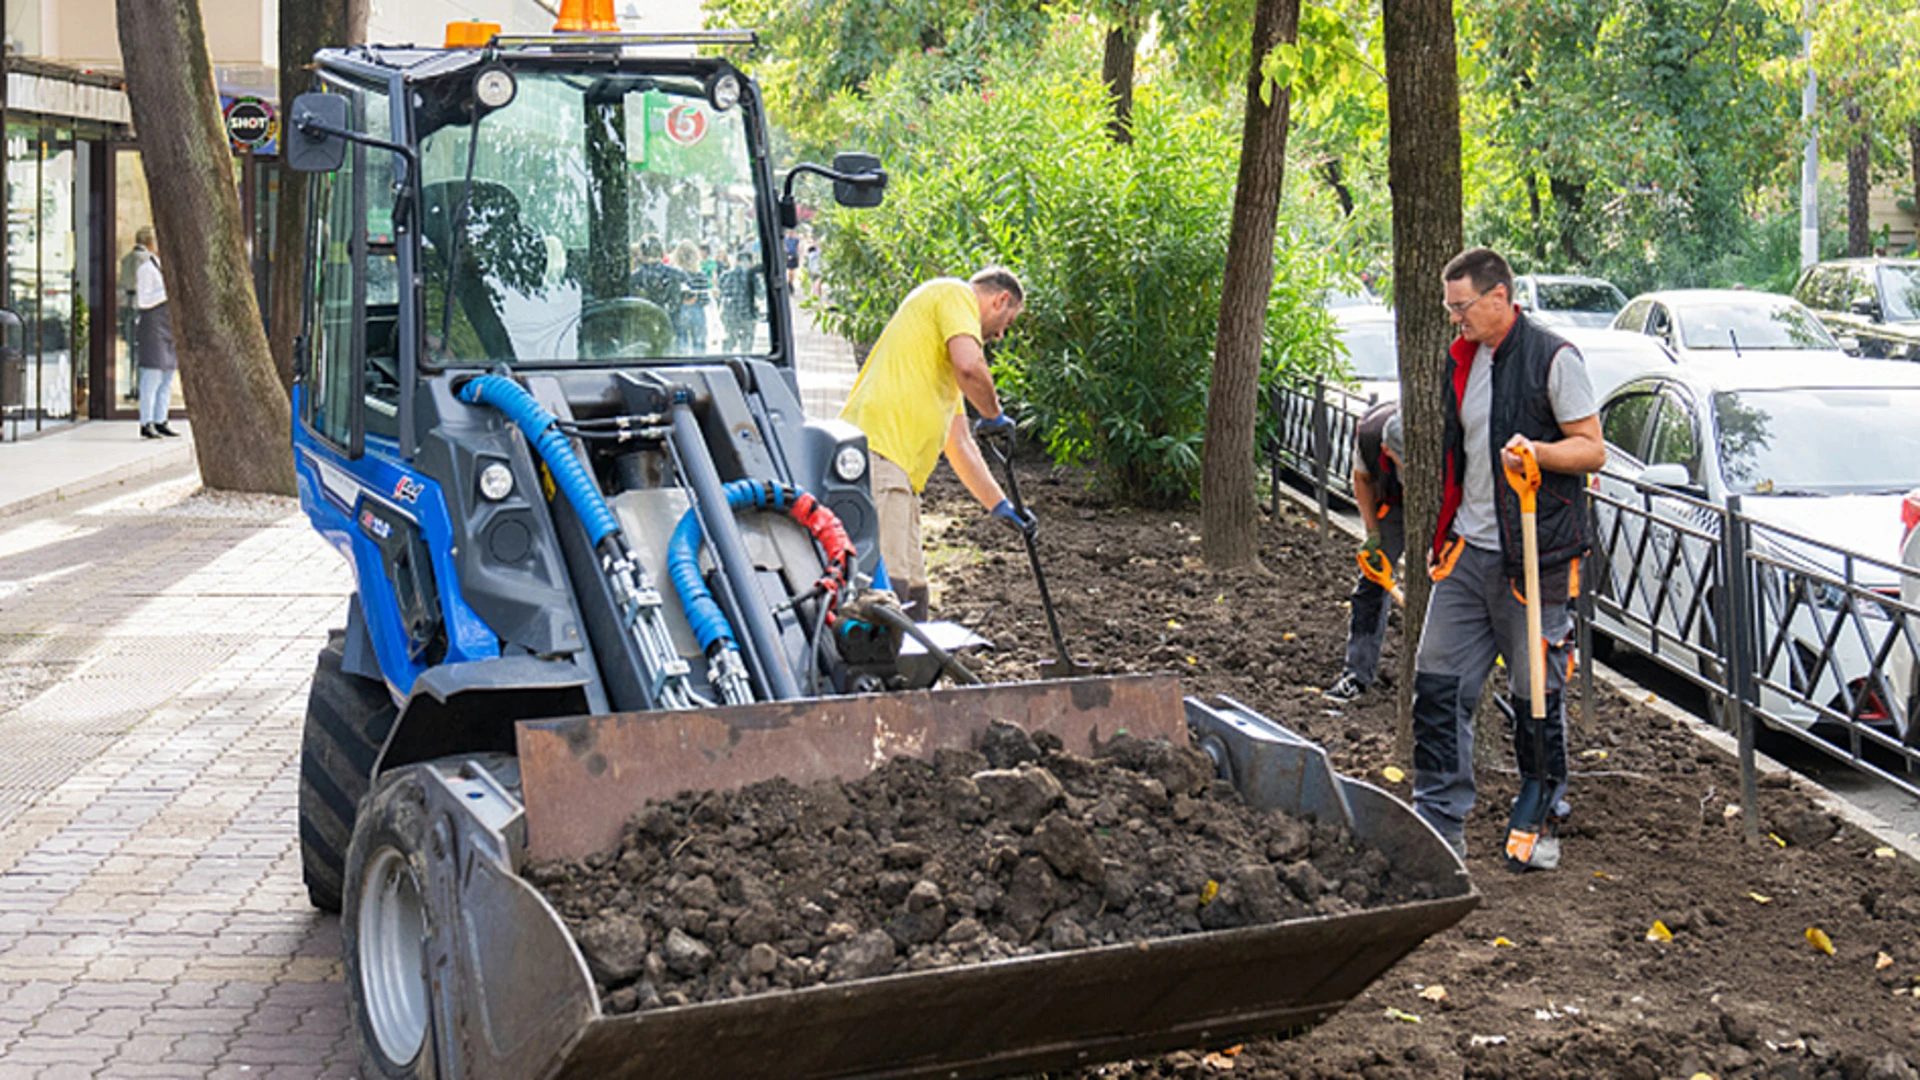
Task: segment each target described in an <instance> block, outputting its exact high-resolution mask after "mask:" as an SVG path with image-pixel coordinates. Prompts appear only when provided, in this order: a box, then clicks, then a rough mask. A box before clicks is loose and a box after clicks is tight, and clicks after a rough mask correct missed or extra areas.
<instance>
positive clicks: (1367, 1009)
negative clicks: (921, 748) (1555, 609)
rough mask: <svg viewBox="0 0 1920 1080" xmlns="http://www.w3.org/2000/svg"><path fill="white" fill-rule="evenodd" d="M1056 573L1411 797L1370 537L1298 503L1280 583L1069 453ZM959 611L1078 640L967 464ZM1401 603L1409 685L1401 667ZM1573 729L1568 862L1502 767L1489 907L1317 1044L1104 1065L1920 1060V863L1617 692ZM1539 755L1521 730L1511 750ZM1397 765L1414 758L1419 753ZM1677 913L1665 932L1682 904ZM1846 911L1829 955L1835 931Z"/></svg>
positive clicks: (1367, 1071) (1082, 633)
mask: <svg viewBox="0 0 1920 1080" xmlns="http://www.w3.org/2000/svg"><path fill="white" fill-rule="evenodd" d="M1021 489H1022V493H1023V494H1024V495H1026V496H1027V500H1028V502H1029V503H1030V504H1031V505H1032V506H1033V507H1034V509H1035V511H1036V512H1037V514H1038V515H1039V517H1040V520H1041V522H1042V530H1041V535H1040V548H1041V554H1042V558H1043V559H1044V560H1045V568H1046V572H1047V582H1048V585H1049V587H1050V591H1051V593H1052V595H1053V597H1054V599H1055V602H1056V604H1057V605H1058V608H1059V612H1060V617H1061V621H1062V627H1063V630H1064V633H1065V636H1066V638H1067V641H1068V644H1069V646H1070V647H1071V648H1072V650H1073V652H1074V654H1075V655H1076V656H1077V657H1079V658H1081V659H1083V660H1089V661H1092V662H1093V664H1094V666H1095V669H1096V670H1097V671H1099V672H1104V673H1118V672H1128V671H1173V672H1176V673H1178V674H1179V675H1180V676H1181V678H1182V680H1183V683H1184V685H1185V686H1186V687H1187V689H1188V691H1189V692H1190V693H1198V694H1214V693H1225V694H1230V695H1232V696H1233V697H1235V698H1237V699H1239V700H1241V701H1242V702H1245V703H1247V704H1248V705H1250V706H1252V707H1254V708H1256V709H1258V710H1260V711H1262V712H1264V713H1265V714H1266V715H1268V716H1269V717H1271V718H1273V719H1275V720H1278V721H1280V722H1282V723H1284V724H1286V725H1288V726H1290V727H1291V728H1293V729H1294V730H1295V731H1297V732H1299V733H1300V734H1301V735H1303V736H1305V737H1307V738H1310V739H1313V740H1315V741H1317V742H1319V743H1321V744H1322V745H1324V746H1325V747H1326V748H1327V749H1328V751H1329V752H1330V753H1331V755H1332V757H1333V760H1334V763H1335V766H1336V767H1337V768H1339V769H1340V770H1341V771H1343V772H1346V773H1348V774H1350V775H1355V776H1362V777H1365V778H1366V779H1368V780H1370V781H1372V782H1374V783H1377V784H1380V785H1381V786H1383V787H1385V788H1387V789H1389V790H1391V791H1393V792H1394V793H1395V794H1396V795H1399V796H1400V797H1401V798H1403V799H1410V798H1411V792H1410V790H1409V783H1408V782H1407V780H1406V779H1404V778H1403V779H1401V780H1393V779H1390V778H1389V774H1387V773H1385V772H1384V771H1383V770H1385V769H1387V768H1388V767H1389V766H1396V765H1397V766H1399V767H1400V768H1402V769H1405V768H1407V767H1408V766H1407V763H1406V762H1404V761H1398V760H1396V759H1395V757H1394V740H1393V726H1394V722H1395V702H1394V698H1393V694H1392V692H1391V690H1387V691H1385V692H1383V691H1382V689H1381V688H1379V687H1376V688H1375V689H1374V690H1373V691H1372V692H1370V693H1369V694H1367V695H1365V696H1363V697H1362V698H1361V699H1360V700H1358V701H1357V702H1354V703H1353V704H1351V705H1349V706H1346V707H1334V706H1333V705H1331V703H1329V702H1328V701H1326V700H1325V699H1324V698H1322V697H1321V695H1320V688H1321V687H1324V686H1326V685H1328V684H1330V683H1331V682H1332V681H1333V680H1334V679H1335V678H1336V677H1337V676H1338V675H1339V674H1340V669H1341V662H1342V658H1343V656H1344V644H1345V637H1346V622H1347V608H1346V601H1347V595H1348V593H1349V591H1350V590H1351V588H1352V585H1353V580H1354V577H1355V565H1354V561H1353V548H1354V544H1353V542H1352V541H1351V540H1350V539H1349V538H1347V537H1346V536H1345V535H1344V534H1341V533H1337V532H1336V533H1335V534H1334V535H1333V536H1332V537H1330V538H1329V537H1323V536H1322V535H1321V534H1320V531H1319V529H1318V528H1317V523H1316V522H1314V521H1313V520H1312V517H1311V515H1310V514H1308V513H1303V512H1301V511H1300V510H1298V509H1297V508H1294V507H1292V506H1291V505H1290V504H1289V505H1287V506H1285V507H1284V508H1283V509H1282V511H1281V512H1280V513H1279V515H1278V516H1277V517H1275V518H1270V519H1268V520H1267V522H1266V523H1265V524H1263V526H1262V530H1261V551H1260V557H1261V560H1262V561H1263V563H1264V564H1265V567H1266V569H1267V570H1268V571H1270V572H1271V576H1257V575H1251V574H1241V575H1221V574H1216V573H1212V572H1210V571H1208V570H1207V569H1206V568H1205V567H1204V566H1203V565H1202V563H1201V561H1200V559H1199V557H1198V556H1199V543H1198V539H1199V535H1198V534H1199V517H1198V510H1197V508H1190V509H1187V510H1182V511H1175V512H1147V511H1140V510H1131V509H1124V508H1120V507H1117V506H1115V505H1112V504H1111V503H1110V502H1109V501H1108V500H1106V499H1104V498H1103V497H1101V496H1100V495H1099V494H1098V493H1097V492H1094V491H1092V490H1089V488H1088V487H1087V485H1086V484H1085V482H1084V480H1083V478H1082V477H1080V476H1079V475H1078V474H1075V473H1071V472H1066V471H1059V470H1055V471H1042V470H1039V469H1034V470H1023V480H1022V483H1021ZM926 510H927V534H928V535H927V540H928V547H929V553H930V561H931V562H932V564H933V566H934V569H933V571H932V573H933V577H934V609H935V615H936V617H939V618H947V619H953V620H955V621H958V622H961V623H963V624H965V625H967V626H969V627H971V628H973V629H975V630H977V631H979V632H980V633H981V634H983V635H985V636H987V637H989V638H991V639H993V640H994V641H995V643H996V644H997V645H998V647H999V648H998V651H996V652H994V653H992V654H988V655H987V656H985V657H976V658H974V660H973V663H974V666H975V667H976V669H979V670H982V671H983V672H984V673H985V674H986V675H987V676H988V678H989V679H990V680H1012V679H1030V678H1034V677H1036V676H1037V673H1038V667H1039V664H1040V662H1041V661H1043V660H1045V659H1047V658H1048V657H1050V656H1051V655H1052V652H1053V646H1052V643H1051V641H1050V640H1049V637H1048V634H1047V629H1046V622H1045V620H1044V618H1043V616H1042V614H1041V611H1040V608H1039V605H1038V593H1037V592H1036V590H1035V588H1034V584H1033V579H1032V574H1031V572H1030V570H1029V568H1028V565H1027V559H1026V554H1025V551H1024V550H1023V548H1022V547H1021V546H1020V545H1019V543H1018V538H1017V537H1014V536H1012V535H1011V534H1010V533H1008V532H1007V531H1006V530H1005V529H1004V527H1002V526H999V525H997V524H996V523H993V522H991V521H989V520H987V519H986V518H985V517H984V515H982V514H981V513H980V512H979V508H978V506H977V505H976V504H974V503H973V501H972V500H971V499H970V498H968V497H967V496H966V494H965V492H964V491H963V490H962V489H961V488H960V486H959V484H958V483H957V482H956V481H955V480H953V478H952V476H951V475H950V474H949V473H947V472H946V470H944V469H943V470H941V472H940V473H939V474H938V477H937V479H936V481H935V483H934V485H933V486H932V487H931V488H930V489H929V493H928V500H927V506H926ZM1400 640H1401V639H1400V627H1399V622H1398V616H1397V615H1396V616H1395V620H1394V625H1393V627H1392V628H1391V629H1390V630H1389V632H1388V641H1387V655H1386V657H1385V659H1384V660H1383V662H1382V669H1383V679H1384V680H1385V681H1387V682H1389V683H1390V682H1391V681H1392V678H1393V674H1394V672H1395V671H1396V670H1397V663H1398V659H1397V646H1398V644H1399V642H1400ZM1601 696H1602V697H1603V698H1604V700H1602V701H1599V702H1597V703H1596V706H1597V707H1596V708H1594V709H1592V710H1590V713H1591V716H1592V719H1591V720H1589V721H1586V722H1585V723H1584V724H1583V725H1580V726H1578V727H1576V730H1575V731H1574V732H1573V733H1572V740H1571V747H1570V752H1571V753H1572V754H1573V755H1574V757H1573V759H1572V767H1573V771H1574V780H1573V786H1572V791H1571V793H1570V801H1571V802H1572V805H1573V816H1572V818H1571V820H1570V821H1569V823H1568V827H1567V829H1566V830H1565V831H1564V832H1563V834H1562V835H1563V837H1564V841H1563V854H1562V862H1561V866H1560V869H1558V870H1557V871H1554V872H1551V873H1536V874H1527V875H1518V876H1517V875H1512V874H1509V873H1507V872H1505V871H1504V870H1503V869H1502V868H1501V866H1500V855H1501V846H1502V842H1503V840H1504V830H1505V822H1506V809H1507V806H1508V804H1509V801H1510V800H1511V799H1512V797H1513V794H1514V791H1515V778H1514V776H1513V774H1512V772H1511V770H1510V768H1509V769H1494V770H1485V769H1483V770H1482V773H1481V776H1480V788H1481V791H1480V794H1481V799H1480V804H1479V806H1478V807H1477V808H1476V810H1475V812H1474V814H1473V815H1472V817H1471V818H1470V819H1469V821H1468V823H1467V826H1468V827H1467V841H1468V847H1469V853H1468V860H1467V862H1468V869H1469V870H1470V872H1471V873H1472V876H1473V879H1474V882H1475V884H1476V886H1477V887H1478V888H1479V889H1480V890H1481V892H1482V893H1483V896H1484V899H1483V901H1482V903H1481V906H1480V907H1479V908H1478V909H1476V910H1475V911H1474V912H1473V913H1472V914H1470V915H1468V916H1467V918H1466V919H1465V920H1463V921H1462V922H1461V923H1460V924H1459V925H1457V926H1456V927H1454V928H1453V929H1451V930H1448V931H1446V932H1444V933H1441V934H1438V935H1436V936H1434V937H1433V938H1431V939H1429V940H1428V941H1427V943H1426V944H1424V945H1423V946H1421V947H1420V948H1419V949H1417V950H1415V951H1414V952H1413V953H1412V954H1411V955H1409V956H1408V957H1407V958H1406V959H1404V960H1402V961H1401V962H1400V964H1399V965H1398V966H1396V967H1395V968H1393V969H1392V970H1390V971H1388V972H1387V973H1386V974H1385V975H1384V976H1382V977H1381V978H1380V979H1379V980H1378V981H1376V982H1375V983H1374V984H1373V985H1372V986H1371V987H1369V988H1368V989H1367V990H1366V991H1365V992H1363V993H1362V994H1360V995H1359V996H1358V997H1357V998H1356V999H1355V1000H1354V1001H1353V1002H1352V1003H1351V1004H1350V1005H1348V1006H1347V1008H1345V1009H1344V1010H1342V1011H1341V1012H1340V1013H1338V1014H1336V1015H1335V1016H1334V1017H1333V1018H1332V1019H1331V1020H1329V1021H1328V1022H1327V1023H1325V1024H1324V1025H1322V1026H1321V1027H1320V1028H1318V1029H1317V1030H1315V1031H1312V1032H1310V1033H1308V1034H1306V1035H1304V1036H1301V1037H1299V1038H1296V1039H1293V1040H1289V1041H1284V1042H1280V1041H1271V1040H1253V1041H1248V1042H1246V1043H1243V1044H1241V1045H1240V1046H1239V1047H1238V1048H1237V1049H1233V1048H1229V1050H1231V1052H1229V1053H1212V1054H1208V1053H1205V1052H1203V1051H1199V1050H1196V1051H1195V1052H1192V1053H1180V1054H1171V1055H1167V1056H1166V1057H1163V1058H1160V1059H1157V1060H1153V1061H1138V1062H1128V1063H1122V1064H1117V1065H1108V1066H1102V1067H1100V1068H1097V1069H1091V1070H1088V1071H1086V1072H1085V1073H1081V1074H1076V1075H1079V1076H1082V1077H1093V1076H1102V1077H1109V1076H1137V1077H1211V1076H1222V1075H1232V1076H1250V1077H1273V1078H1277V1077H1364V1078H1367V1080H1389V1078H1407V1080H1415V1078H1418V1080H1429V1078H1433V1077H1476V1078H1478V1077H1485V1078H1494V1077H1542V1078H1544V1077H1583V1076H1585V1077H1630V1078H1644V1080H1654V1078H1656V1077H1678V1078H1681V1080H1689V1078H1693V1077H1695V1076H1696V1074H1706V1075H1707V1076H1709V1077H1715V1078H1720V1080H1726V1078H1732V1077H1779V1078H1783V1080H1785V1078H1805V1080H1830V1078H1831V1080H1906V1078H1913V1077H1915V1076H1916V1075H1917V1073H1920V993H1916V991H1920V868H1917V867H1916V866H1915V864H1914V863H1913V862H1912V861H1911V860H1909V859H1907V858H1906V857H1904V856H1895V855H1894V853H1893V852H1892V851H1891V849H1885V848H1882V847H1881V846H1880V842H1879V841H1878V840H1876V839H1874V838H1873V837H1872V836H1870V835H1868V834H1866V833H1864V832H1860V831H1858V830H1855V829H1853V828H1852V827H1850V826H1846V825H1844V824H1843V823H1842V822H1840V821H1839V820H1837V819H1835V818H1834V817H1832V816H1830V815H1828V814H1827V813H1825V812H1823V811H1821V810H1820V809H1818V808H1817V807H1816V805H1815V804H1814V803H1813V802H1812V801H1811V799H1810V798H1809V797H1808V796H1807V795H1805V794H1803V793H1802V792H1801V791H1800V790H1798V789H1797V788H1796V787H1794V786H1793V785H1792V784H1791V783H1789V782H1784V780H1783V778H1780V777H1763V783H1762V787H1761V790H1760V806H1759V810H1760V814H1761V820H1762V823H1763V826H1762V827H1763V831H1764V832H1765V833H1768V834H1770V835H1771V837H1772V838H1771V839H1763V840H1762V841H1761V842H1760V843H1759V844H1757V845H1749V844H1746V843H1743V842H1742V840H1741V835H1742V830H1741V822H1740V818H1739V811H1738V809H1737V807H1736V805H1735V804H1737V802H1738V799H1739V789H1740V785H1739V773H1738V769H1737V767H1736V763H1735V762H1734V761H1733V760H1732V759H1731V758H1729V757H1727V756H1725V755H1724V754H1722V753H1721V752H1720V751H1718V750H1716V749H1714V748H1713V747H1712V746H1710V745H1708V744H1707V743H1705V742H1704V741H1702V740H1700V739H1699V738H1698V737H1697V736H1695V735H1694V734H1692V733H1691V731H1689V730H1688V729H1686V728H1685V727H1684V726H1681V725H1677V724H1676V723H1675V722H1674V721H1672V720H1670V719H1668V718H1667V717H1666V716H1664V715H1662V714H1660V713H1658V712H1655V711H1653V710H1651V709H1647V708H1644V707H1642V705H1641V704H1640V703H1636V702H1630V701H1627V700H1625V699H1624V698H1622V697H1620V696H1619V695H1617V694H1614V693H1611V692H1608V691H1605V690H1604V689H1603V690H1602V691H1601ZM1498 749H1499V753H1498V755H1497V756H1498V758H1499V760H1501V761H1502V762H1503V763H1504V764H1509V765H1510V763H1511V750H1510V748H1508V747H1506V746H1504V745H1503V746H1501V747H1499V748H1498ZM1396 775H1397V774H1396ZM1656 923H1658V924H1660V926H1662V927H1664V929H1665V931H1667V932H1668V933H1670V934H1671V938H1670V939H1666V938H1663V937H1662V936H1661V935H1660V933H1659V932H1658V931H1657V930H1655V924H1656ZM1816 930H1817V931H1819V932H1820V933H1821V934H1824V935H1825V940H1827V941H1829V942H1830V943H1831V948H1832V952H1831V954H1828V953H1826V952H1824V951H1822V950H1821V949H1820V948H1818V947H1816V945H1815V944H1814V943H1813V941H1812V940H1810V934H1809V931H1816Z"/></svg>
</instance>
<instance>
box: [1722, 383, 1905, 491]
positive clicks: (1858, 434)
mask: <svg viewBox="0 0 1920 1080" xmlns="http://www.w3.org/2000/svg"><path fill="white" fill-rule="evenodd" d="M1713 400H1714V421H1715V423H1716V425H1717V426H1718V428H1719V440H1720V469H1721V474H1722V476H1723V477H1724V478H1725V479H1726V482H1727V487H1728V489H1729V490H1731V491H1733V492H1735V493H1737V494H1750V495H1792V494H1808V493H1812V494H1820V495H1841V494H1862V493H1866V492H1899V493H1905V492H1907V491H1911V490H1912V489H1913V488H1915V487H1920V425H1916V424H1914V422H1913V417H1914V416H1915V415H1920V413H1916V410H1920V387H1887V388H1882V387H1873V388H1862V389H1840V390H1820V389H1811V390H1810V389H1804V388H1796V389H1790V390H1743V391H1739V392H1737V393H1723V394H1716V395H1714V399H1713Z"/></svg>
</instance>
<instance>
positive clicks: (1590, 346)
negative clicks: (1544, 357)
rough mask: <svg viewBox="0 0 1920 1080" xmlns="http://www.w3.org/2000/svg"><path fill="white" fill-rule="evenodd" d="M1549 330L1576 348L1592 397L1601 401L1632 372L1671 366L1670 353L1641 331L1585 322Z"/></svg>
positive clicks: (1649, 371)
mask: <svg viewBox="0 0 1920 1080" xmlns="http://www.w3.org/2000/svg"><path fill="white" fill-rule="evenodd" d="M1553 332H1554V333H1556V334H1559V335H1560V336H1561V337H1563V338H1566V339H1567V341H1568V342H1570V343H1572V345H1573V347H1574V348H1576V349H1579V350H1580V356H1581V359H1583V360H1585V361H1586V362H1587V380H1588V381H1589V382H1591V383H1592V384H1593V400H1595V401H1605V400H1606V399H1607V395H1608V394H1611V393H1613V389H1614V387H1616V386H1619V385H1620V384H1621V383H1623V382H1626V381H1627V380H1628V379H1631V378H1633V377H1634V376H1636V375H1651V374H1655V373H1658V372H1663V371H1670V370H1672V369H1673V366H1674V362H1675V361H1674V359H1673V354H1672V353H1669V352H1667V350H1665V349H1663V348H1661V347H1660V343H1659V342H1657V341H1655V340H1653V339H1652V338H1650V337H1648V336H1646V335H1645V334H1629V333H1627V332H1626V331H1624V330H1609V329H1607V328H1605V327H1598V328H1595V327H1585V326H1556V327H1554V328H1553Z"/></svg>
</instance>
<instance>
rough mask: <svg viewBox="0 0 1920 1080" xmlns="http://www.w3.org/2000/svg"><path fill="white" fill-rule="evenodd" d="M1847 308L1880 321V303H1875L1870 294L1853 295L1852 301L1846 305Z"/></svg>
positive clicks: (1856, 313)
mask: <svg viewBox="0 0 1920 1080" xmlns="http://www.w3.org/2000/svg"><path fill="white" fill-rule="evenodd" d="M1847 310H1848V311H1851V312H1853V313H1854V314H1855V315H1860V316H1863V317H1865V318H1868V319H1872V320H1873V321H1874V322H1879V321H1880V305H1879V304H1877V303H1875V302H1874V300H1873V297H1871V296H1856V297H1854V298H1853V302H1852V303H1851V304H1848V305H1847Z"/></svg>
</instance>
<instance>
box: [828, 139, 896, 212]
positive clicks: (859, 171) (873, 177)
mask: <svg viewBox="0 0 1920 1080" xmlns="http://www.w3.org/2000/svg"><path fill="white" fill-rule="evenodd" d="M833 171H834V172H837V173H841V174H842V175H845V176H850V177H857V179H850V180H840V179H836V180H834V182H833V201H834V202H837V203H839V204H840V205H841V206H852V207H873V206H879V205H880V200H881V199H883V198H884V197H885V196H886V193H887V174H886V173H885V172H884V171H883V170H882V169H881V168H880V159H879V158H878V157H875V156H874V155H872V154H862V153H856V152H848V153H845V154H835V155H834V156H833Z"/></svg>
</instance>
